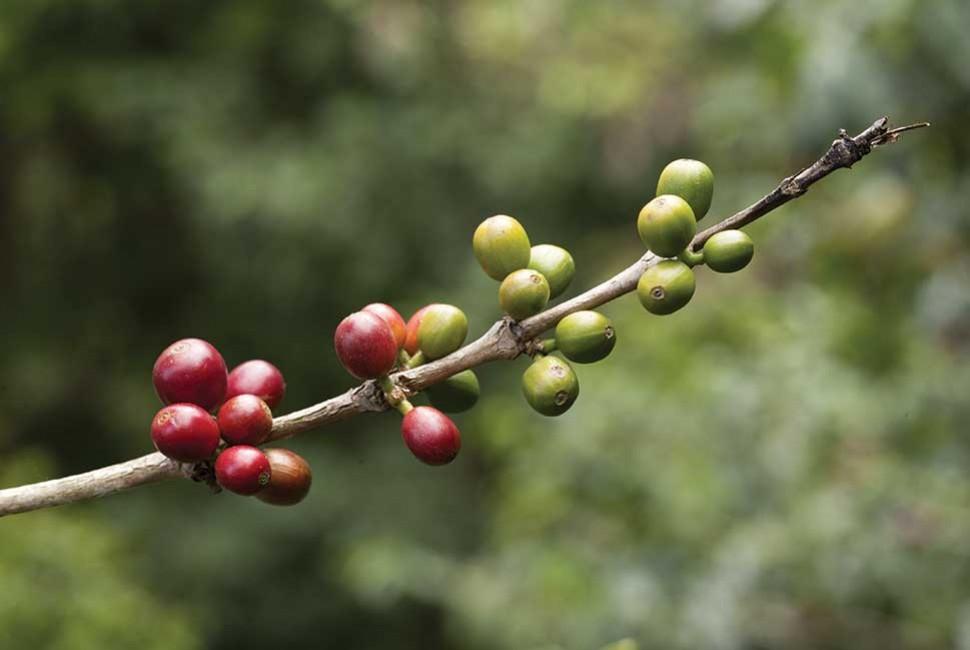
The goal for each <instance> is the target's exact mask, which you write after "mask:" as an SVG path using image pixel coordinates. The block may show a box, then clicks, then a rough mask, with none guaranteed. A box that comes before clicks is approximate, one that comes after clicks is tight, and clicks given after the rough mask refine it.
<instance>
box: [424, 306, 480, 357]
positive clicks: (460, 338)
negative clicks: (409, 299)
mask: <svg viewBox="0 0 970 650" xmlns="http://www.w3.org/2000/svg"><path fill="white" fill-rule="evenodd" d="M467 335H468V318H467V317H466V316H465V312H463V311H462V310H460V309H458V308H457V307H455V306H454V305H442V304H434V305H429V306H428V307H426V308H425V311H424V313H423V314H421V322H420V324H419V325H418V348H419V349H420V350H421V352H423V353H424V356H426V357H427V358H429V359H440V358H441V357H444V356H447V355H449V354H451V353H452V352H454V351H455V350H457V349H458V348H460V347H461V344H462V343H464V342H465V337H466V336H467Z"/></svg>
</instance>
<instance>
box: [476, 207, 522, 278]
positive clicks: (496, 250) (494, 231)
mask: <svg viewBox="0 0 970 650" xmlns="http://www.w3.org/2000/svg"><path fill="white" fill-rule="evenodd" d="M472 249H473V250H474V251H475V258H476V259H477V260H478V263H479V264H481V265H482V269H484V270H485V273H487V274H488V276H489V277H490V278H492V279H495V280H500V281H501V280H504V279H505V276H507V275H508V274H509V273H511V272H512V271H518V270H519V269H524V268H525V267H527V266H528V265H529V256H530V255H531V250H530V244H529V235H528V234H526V232H525V228H523V227H522V224H521V223H519V222H518V221H516V220H515V219H513V218H512V217H509V216H506V215H504V214H500V215H496V216H494V217H489V218H488V219H486V220H485V221H483V222H482V223H480V224H479V225H478V228H476V229H475V234H474V236H472Z"/></svg>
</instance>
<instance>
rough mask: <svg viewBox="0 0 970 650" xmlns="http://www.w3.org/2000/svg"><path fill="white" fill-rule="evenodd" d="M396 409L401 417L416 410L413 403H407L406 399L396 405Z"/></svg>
mask: <svg viewBox="0 0 970 650" xmlns="http://www.w3.org/2000/svg"><path fill="white" fill-rule="evenodd" d="M394 408H396V409H397V410H398V412H399V413H400V414H401V415H407V414H408V413H410V412H411V411H412V410H413V409H414V407H413V406H412V405H411V402H409V401H407V400H406V399H402V400H401V401H400V402H398V403H397V404H395V405H394Z"/></svg>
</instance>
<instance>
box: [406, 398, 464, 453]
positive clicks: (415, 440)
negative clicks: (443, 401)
mask: <svg viewBox="0 0 970 650" xmlns="http://www.w3.org/2000/svg"><path fill="white" fill-rule="evenodd" d="M401 437H403V438H404V444H405V445H407V448H408V449H410V450H411V453H412V454H414V456H415V457H416V458H417V459H418V460H420V461H421V462H422V463H427V464H428V465H445V464H447V463H450V462H451V461H453V460H454V459H455V456H457V455H458V451H459V450H460V449H461V433H460V432H459V431H458V427H457V426H455V423H454V422H452V421H451V418H449V417H448V416H447V415H445V414H444V413H442V412H441V411H439V410H438V409H436V408H433V407H431V406H416V407H415V408H413V409H412V410H410V411H408V414H407V415H405V416H404V420H403V421H402V422H401Z"/></svg>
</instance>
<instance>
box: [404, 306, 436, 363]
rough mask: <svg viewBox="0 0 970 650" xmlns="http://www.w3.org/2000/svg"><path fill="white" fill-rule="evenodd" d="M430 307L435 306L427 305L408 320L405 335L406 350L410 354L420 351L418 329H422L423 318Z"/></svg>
mask: <svg viewBox="0 0 970 650" xmlns="http://www.w3.org/2000/svg"><path fill="white" fill-rule="evenodd" d="M430 307H434V304H430V305H425V306H424V307H422V308H421V309H419V310H417V311H416V312H414V313H413V314H412V315H411V318H409V319H408V324H407V326H406V327H405V334H404V349H405V351H406V352H407V353H408V354H411V355H413V354H414V353H416V352H417V351H418V328H419V327H421V316H423V315H424V312H425V311H427V310H428V308H430Z"/></svg>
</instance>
